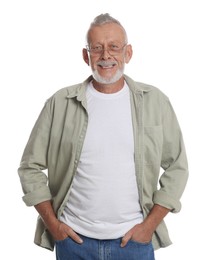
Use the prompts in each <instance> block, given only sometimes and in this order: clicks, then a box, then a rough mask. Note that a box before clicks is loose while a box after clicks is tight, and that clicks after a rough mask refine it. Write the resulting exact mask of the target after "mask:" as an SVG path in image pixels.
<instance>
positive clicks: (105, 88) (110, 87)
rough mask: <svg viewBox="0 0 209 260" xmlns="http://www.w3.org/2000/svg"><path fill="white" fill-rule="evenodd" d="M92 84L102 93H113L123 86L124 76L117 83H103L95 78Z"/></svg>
mask: <svg viewBox="0 0 209 260" xmlns="http://www.w3.org/2000/svg"><path fill="white" fill-rule="evenodd" d="M92 84H93V86H94V88H95V89H96V90H97V91H99V92H101V93H104V94H113V93H116V92H118V91H120V90H121V89H122V88H123V86H124V78H123V77H122V78H120V79H119V80H118V81H116V82H115V83H111V84H102V83H99V82H97V81H96V80H95V79H93V81H92Z"/></svg>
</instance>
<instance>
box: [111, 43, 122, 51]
mask: <svg viewBox="0 0 209 260" xmlns="http://www.w3.org/2000/svg"><path fill="white" fill-rule="evenodd" d="M109 48H110V49H111V50H119V49H120V47H119V46H118V45H116V44H111V45H110V47H109Z"/></svg>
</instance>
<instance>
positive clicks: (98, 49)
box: [91, 45, 103, 52]
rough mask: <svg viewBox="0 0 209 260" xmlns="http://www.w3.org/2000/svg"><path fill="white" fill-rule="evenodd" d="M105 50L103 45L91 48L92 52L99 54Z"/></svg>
mask: <svg viewBox="0 0 209 260" xmlns="http://www.w3.org/2000/svg"><path fill="white" fill-rule="evenodd" d="M102 49H103V48H102V46H101V45H96V46H92V47H91V50H92V51H94V52H99V51H101V50H102Z"/></svg>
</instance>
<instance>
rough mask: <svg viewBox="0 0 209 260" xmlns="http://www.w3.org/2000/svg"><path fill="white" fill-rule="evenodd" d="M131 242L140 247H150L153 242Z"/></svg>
mask: <svg viewBox="0 0 209 260" xmlns="http://www.w3.org/2000/svg"><path fill="white" fill-rule="evenodd" d="M129 242H131V243H134V244H136V245H137V244H138V245H139V246H149V245H152V241H149V242H140V241H136V240H132V239H131V240H129Z"/></svg>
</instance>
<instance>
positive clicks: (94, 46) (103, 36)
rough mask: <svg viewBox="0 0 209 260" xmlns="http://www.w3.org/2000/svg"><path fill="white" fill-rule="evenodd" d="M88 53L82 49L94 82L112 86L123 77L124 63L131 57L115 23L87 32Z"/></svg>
mask: <svg viewBox="0 0 209 260" xmlns="http://www.w3.org/2000/svg"><path fill="white" fill-rule="evenodd" d="M88 41H89V48H90V50H89V53H87V50H86V49H84V52H83V54H84V55H83V56H84V60H85V62H86V63H87V64H88V65H90V66H91V69H92V73H93V76H94V78H95V80H96V81H97V82H99V83H102V84H112V83H115V82H116V81H118V80H119V79H121V78H122V76H123V71H124V67H125V63H128V62H129V60H130V59H131V56H132V48H131V45H127V44H126V39H125V34H124V31H123V29H122V28H121V27H120V26H119V25H118V24H115V23H108V24H104V25H100V26H95V27H93V28H92V29H91V30H90V32H89V37H88Z"/></svg>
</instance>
